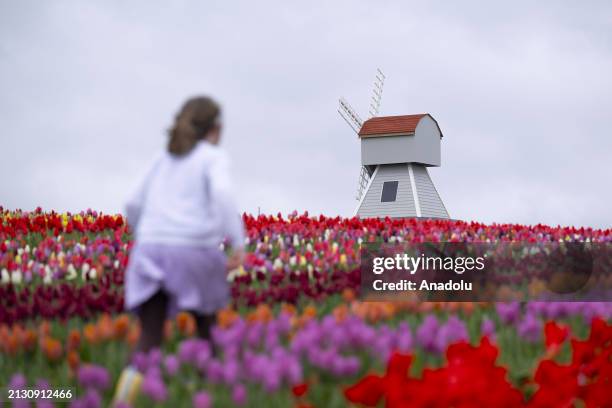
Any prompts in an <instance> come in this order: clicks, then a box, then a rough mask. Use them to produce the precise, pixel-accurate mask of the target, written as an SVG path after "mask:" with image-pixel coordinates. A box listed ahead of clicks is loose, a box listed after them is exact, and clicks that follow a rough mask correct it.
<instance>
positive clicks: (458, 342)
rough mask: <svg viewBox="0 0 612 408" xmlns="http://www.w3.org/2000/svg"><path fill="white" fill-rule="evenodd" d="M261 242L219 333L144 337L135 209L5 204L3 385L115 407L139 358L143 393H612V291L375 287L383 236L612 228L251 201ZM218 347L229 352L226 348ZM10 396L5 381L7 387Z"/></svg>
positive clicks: (196, 402) (465, 398) (392, 402)
mask: <svg viewBox="0 0 612 408" xmlns="http://www.w3.org/2000/svg"><path fill="white" fill-rule="evenodd" d="M243 220H244V223H245V228H246V230H247V242H246V249H247V256H246V259H245V262H244V265H243V266H242V267H241V268H240V269H238V270H235V271H232V272H230V273H229V274H228V279H229V280H230V285H231V294H232V304H231V305H230V306H229V307H228V308H226V309H224V310H221V311H220V312H219V313H218V325H217V326H216V327H215V328H214V330H213V341H212V342H213V343H214V344H209V343H207V342H205V341H203V340H199V339H198V338H197V337H196V336H195V332H196V325H195V321H194V319H193V317H192V316H191V315H189V314H187V313H179V314H178V315H177V316H176V317H173V318H172V319H171V320H168V321H167V322H166V326H165V337H166V341H165V343H164V347H163V349H161V350H154V351H152V352H151V353H149V354H147V355H144V354H137V353H134V352H133V349H134V346H135V344H136V342H137V341H138V338H139V335H140V329H139V327H138V324H137V322H136V320H135V319H134V317H132V316H131V315H129V314H127V313H125V312H124V311H123V283H124V272H125V268H126V265H127V262H128V257H129V253H130V249H131V247H132V245H133V240H132V235H131V231H130V228H129V226H128V225H127V224H126V222H125V219H124V218H123V217H122V216H121V215H106V214H100V213H97V212H95V211H91V210H88V211H84V212H81V213H78V214H70V213H55V212H45V211H42V210H41V209H36V210H35V211H32V212H25V211H19V210H17V211H13V210H7V209H2V207H0V274H1V276H0V388H3V389H4V390H6V389H7V388H9V389H20V388H29V389H39V390H45V389H54V390H55V389H71V390H73V392H74V394H75V395H74V396H73V398H72V399H71V400H70V401H69V402H58V401H51V400H38V401H36V402H32V403H30V402H28V401H25V400H21V401H19V400H14V401H13V402H12V405H10V404H11V403H10V402H7V399H6V395H3V399H4V402H0V406H2V404H4V406H15V407H26V406H32V407H35V406H36V407H52V406H70V407H107V406H109V403H110V401H111V399H112V396H113V392H114V387H115V384H116V381H117V378H118V376H119V374H120V372H121V370H122V369H123V367H125V365H126V364H128V363H132V364H133V365H134V366H135V367H136V368H138V369H139V370H140V371H141V372H142V373H143V376H144V380H143V383H142V387H141V390H140V393H139V395H138V398H137V400H136V402H135V405H134V406H135V407H165V406H173V407H197V408H205V407H234V406H242V407H294V408H299V407H301V408H306V407H317V408H328V407H330V408H334V407H363V406H366V407H390V408H393V407H451V406H452V407H572V406H577V407H612V323H611V319H612V302H611V303H606V302H566V303H563V302H523V303H517V302H514V303H470V302H455V303H453V302H444V303H434V302H416V301H394V302H364V301H361V300H360V299H359V296H358V292H359V285H360V273H359V263H360V259H359V258H360V252H359V248H360V245H361V244H363V243H369V242H502V241H523V242H556V241H559V240H563V241H572V242H583V241H590V242H603V243H610V242H612V230H611V229H606V230H596V229H590V228H573V227H550V226H546V225H535V226H523V225H514V224H504V225H498V224H492V225H486V224H481V223H475V222H471V223H467V222H462V221H447V220H445V221H442V220H414V219H403V220H390V219H358V218H339V217H338V218H329V217H324V216H320V217H309V216H308V214H303V215H298V214H297V213H293V214H290V215H289V216H286V217H283V216H281V215H280V214H279V215H277V216H263V215H262V216H257V217H254V216H250V215H244V216H243ZM213 347H214V350H215V352H213ZM3 392H4V393H5V394H6V391H3Z"/></svg>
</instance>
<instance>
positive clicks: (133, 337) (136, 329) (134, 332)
mask: <svg viewBox="0 0 612 408" xmlns="http://www.w3.org/2000/svg"><path fill="white" fill-rule="evenodd" d="M139 338H140V325H138V324H135V325H132V327H131V328H130V330H129V332H128V334H127V339H126V340H127V343H128V344H129V346H130V347H132V348H134V347H135V346H136V343H138V339H139Z"/></svg>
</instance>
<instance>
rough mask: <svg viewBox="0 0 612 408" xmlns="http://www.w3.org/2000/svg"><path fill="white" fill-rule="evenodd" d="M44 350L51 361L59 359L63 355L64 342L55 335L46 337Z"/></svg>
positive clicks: (43, 342)
mask: <svg viewBox="0 0 612 408" xmlns="http://www.w3.org/2000/svg"><path fill="white" fill-rule="evenodd" d="M42 350H43V353H44V354H45V356H46V357H47V359H49V361H58V360H59V359H60V358H61V357H62V343H60V341H59V340H56V339H54V338H53V337H45V338H44V339H43V341H42Z"/></svg>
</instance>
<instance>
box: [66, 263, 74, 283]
mask: <svg viewBox="0 0 612 408" xmlns="http://www.w3.org/2000/svg"><path fill="white" fill-rule="evenodd" d="M67 270H68V274H67V275H66V279H67V280H72V279H74V278H76V277H77V271H76V269H75V268H74V265H73V264H68V269H67Z"/></svg>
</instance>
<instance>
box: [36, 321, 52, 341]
mask: <svg viewBox="0 0 612 408" xmlns="http://www.w3.org/2000/svg"><path fill="white" fill-rule="evenodd" d="M38 334H39V336H40V337H44V336H48V335H49V334H51V324H50V323H49V322H48V321H46V320H44V321H43V322H42V323H40V326H38Z"/></svg>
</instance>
